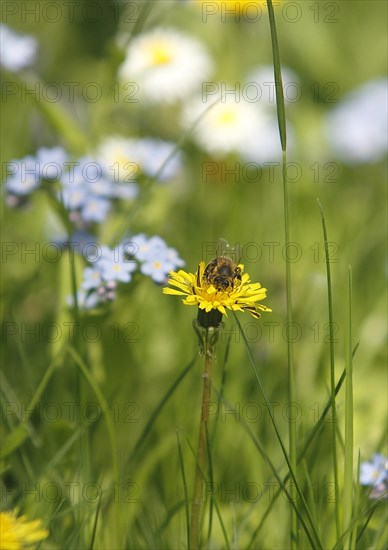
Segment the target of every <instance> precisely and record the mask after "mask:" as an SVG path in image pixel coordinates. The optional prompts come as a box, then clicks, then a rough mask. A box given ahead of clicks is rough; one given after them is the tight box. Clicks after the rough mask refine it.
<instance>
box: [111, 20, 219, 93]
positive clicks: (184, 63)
mask: <svg viewBox="0 0 388 550" xmlns="http://www.w3.org/2000/svg"><path fill="white" fill-rule="evenodd" d="M212 70H213V63H212V61H211V59H210V57H209V55H208V54H207V52H206V50H205V48H204V46H203V45H202V43H201V42H200V41H198V40H196V39H194V38H192V37H189V36H187V35H185V34H183V33H181V32H178V31H176V30H173V29H169V28H156V29H153V30H151V31H149V32H147V33H144V34H141V35H139V36H137V37H136V38H134V39H133V40H132V41H131V43H130V45H129V46H128V49H127V52H126V59H125V61H124V62H123V64H122V65H121V67H120V70H119V75H120V78H121V79H123V80H126V81H136V83H137V84H138V85H139V92H138V93H139V96H140V97H142V98H144V99H146V100H149V101H152V102H155V103H173V102H175V101H177V100H179V99H182V98H185V97H187V96H188V95H189V94H191V93H192V92H194V91H195V90H197V89H198V88H199V87H200V85H201V83H202V82H203V81H206V80H207V79H208V78H209V76H210V74H211V72H212Z"/></svg>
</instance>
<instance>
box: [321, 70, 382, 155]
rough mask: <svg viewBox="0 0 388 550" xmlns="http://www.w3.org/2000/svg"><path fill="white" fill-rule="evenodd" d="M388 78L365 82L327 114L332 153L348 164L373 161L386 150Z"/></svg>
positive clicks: (327, 128) (328, 135) (327, 132)
mask: <svg viewBox="0 0 388 550" xmlns="http://www.w3.org/2000/svg"><path fill="white" fill-rule="evenodd" d="M387 115H388V80H387V79H385V78H379V79H376V80H372V81H369V82H366V83H365V84H363V85H361V86H359V87H358V88H356V89H355V90H353V91H351V92H350V93H348V94H347V95H346V96H344V97H343V99H342V100H341V101H340V103H338V105H336V106H335V107H334V108H333V109H332V110H331V112H330V113H329V114H328V116H327V120H326V125H325V131H326V136H327V139H328V141H329V143H330V145H331V148H332V151H333V155H335V156H336V157H337V158H339V159H341V160H343V161H344V162H349V163H353V162H354V163H359V162H374V161H377V160H379V159H381V158H382V157H383V156H384V155H385V154H386V152H387V145H388V143H387V141H388V125H387Z"/></svg>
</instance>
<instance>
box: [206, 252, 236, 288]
mask: <svg viewBox="0 0 388 550" xmlns="http://www.w3.org/2000/svg"><path fill="white" fill-rule="evenodd" d="M203 278H204V280H205V281H206V282H207V283H209V284H212V285H214V286H215V288H216V289H217V290H229V289H230V290H233V288H234V281H235V280H236V279H237V280H238V281H241V268H240V267H239V266H238V265H237V264H236V263H235V262H234V261H233V260H231V259H230V258H228V257H227V256H220V257H219V258H215V259H214V260H212V261H211V262H210V263H208V264H207V266H206V267H205V271H204V274H203Z"/></svg>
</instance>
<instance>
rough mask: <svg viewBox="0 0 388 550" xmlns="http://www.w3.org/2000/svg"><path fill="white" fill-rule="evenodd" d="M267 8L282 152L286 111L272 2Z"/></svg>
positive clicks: (285, 133) (268, 2) (268, 1)
mask: <svg viewBox="0 0 388 550" xmlns="http://www.w3.org/2000/svg"><path fill="white" fill-rule="evenodd" d="M267 6H268V16H269V25H270V28H271V41H272V55H273V66H274V76H275V91H276V109H277V115H278V125H279V134H280V142H281V145H282V151H285V150H286V147H287V130H286V109H285V105H284V94H283V82H282V73H281V65H280V54H279V43H278V37H277V31H276V22H275V14H274V10H273V6H272V0H267Z"/></svg>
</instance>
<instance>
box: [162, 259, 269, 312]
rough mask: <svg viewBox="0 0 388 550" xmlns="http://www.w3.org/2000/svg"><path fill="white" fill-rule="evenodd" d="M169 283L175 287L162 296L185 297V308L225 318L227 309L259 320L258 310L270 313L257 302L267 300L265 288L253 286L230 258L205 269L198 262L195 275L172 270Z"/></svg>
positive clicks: (203, 264)
mask: <svg viewBox="0 0 388 550" xmlns="http://www.w3.org/2000/svg"><path fill="white" fill-rule="evenodd" d="M217 263H218V265H217ZM219 264H221V265H219ZM168 283H169V284H170V285H171V286H172V287H175V288H170V287H166V288H164V289H163V293H164V294H171V295H175V296H186V297H185V298H184V299H183V300H182V302H183V303H184V304H185V305H187V306H198V307H199V309H200V310H203V311H205V312H206V313H209V312H211V311H212V310H217V311H219V312H220V313H221V314H222V315H225V316H227V310H228V309H229V310H231V311H247V312H248V313H250V314H251V315H252V316H253V317H255V318H256V319H258V318H259V317H260V311H268V312H270V311H272V310H271V309H270V308H268V307H267V306H264V305H263V304H260V303H258V302H261V301H262V300H264V298H266V296H267V289H266V288H263V287H262V286H261V284H260V283H252V282H251V280H250V278H249V275H248V273H244V266H243V265H242V264H239V265H238V266H237V265H236V264H234V263H233V262H232V260H230V258H226V257H221V258H217V259H216V260H213V262H210V263H209V264H208V265H207V266H206V267H205V262H201V263H200V264H199V266H198V270H197V273H195V274H194V273H187V272H186V271H183V270H182V269H181V270H179V271H178V272H174V271H171V272H170V278H169V281H168Z"/></svg>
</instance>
